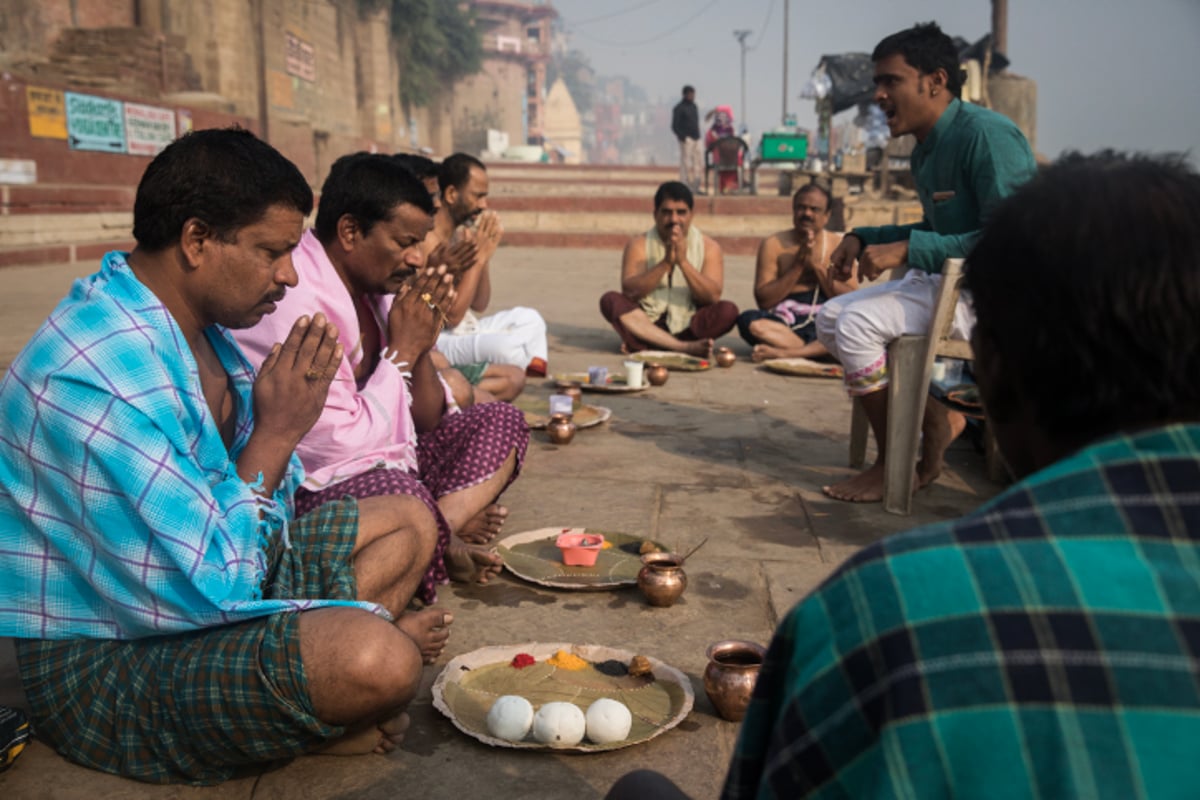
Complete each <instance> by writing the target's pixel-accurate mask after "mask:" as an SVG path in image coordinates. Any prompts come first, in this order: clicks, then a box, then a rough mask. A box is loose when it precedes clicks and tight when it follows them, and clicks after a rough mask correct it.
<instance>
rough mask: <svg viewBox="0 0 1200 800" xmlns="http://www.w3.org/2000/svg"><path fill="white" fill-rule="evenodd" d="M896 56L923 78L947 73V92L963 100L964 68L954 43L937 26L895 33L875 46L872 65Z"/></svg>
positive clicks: (919, 26) (915, 27) (919, 27)
mask: <svg viewBox="0 0 1200 800" xmlns="http://www.w3.org/2000/svg"><path fill="white" fill-rule="evenodd" d="M897 53H899V54H900V55H902V56H904V60H905V61H907V62H908V65H909V66H910V67H913V68H914V69H916V71H917V72H919V73H921V74H922V75H932V74H933V73H934V72H937V71H938V70H939V69H944V70H946V88H947V89H948V90H950V93H951V94H953V95H954V96H955V97H961V96H962V83H963V78H962V67H961V66H960V64H959V60H958V48H957V47H955V46H954V40H953V39H951V38H950V37H949V36H947V35H946V34H944V33H942V29H941V28H939V27H938V24H937V23H936V22H927V23H926V24H924V25H914V26H912V27H911V28H908V29H907V30H903V31H900V32H899V33H893V34H892V35H891V36H888V37H885V38H884V39H883V41H881V42H880V43H879V44H877V45H875V51H874V52H873V53H871V60H872V61H882V60H883V59H885V58H887V57H888V56H894V55H896V54H897Z"/></svg>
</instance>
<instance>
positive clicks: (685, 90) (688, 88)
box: [683, 85, 696, 94]
mask: <svg viewBox="0 0 1200 800" xmlns="http://www.w3.org/2000/svg"><path fill="white" fill-rule="evenodd" d="M695 91H696V87H695V86H691V85H688V86H684V87H683V93H684V94H687V93H688V92H695Z"/></svg>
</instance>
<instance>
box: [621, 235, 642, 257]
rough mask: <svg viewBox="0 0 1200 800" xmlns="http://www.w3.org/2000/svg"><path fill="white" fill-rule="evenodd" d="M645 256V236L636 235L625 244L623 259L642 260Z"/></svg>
mask: <svg viewBox="0 0 1200 800" xmlns="http://www.w3.org/2000/svg"><path fill="white" fill-rule="evenodd" d="M645 255H646V236H645V234H638V235H637V236H634V237H632V238H631V239H630V240H629V241H628V242H626V243H625V258H627V259H628V258H644V257H645Z"/></svg>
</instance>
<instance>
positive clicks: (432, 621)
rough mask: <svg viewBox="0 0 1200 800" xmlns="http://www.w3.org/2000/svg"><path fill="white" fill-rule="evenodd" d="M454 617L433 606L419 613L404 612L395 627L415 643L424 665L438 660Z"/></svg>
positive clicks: (448, 635)
mask: <svg viewBox="0 0 1200 800" xmlns="http://www.w3.org/2000/svg"><path fill="white" fill-rule="evenodd" d="M452 622H454V615H453V614H451V613H449V612H447V611H444V610H442V609H441V608H438V607H436V606H434V607H433V608H426V609H423V610H421V611H405V612H404V613H403V614H401V615H400V618H399V619H397V620H396V627H397V628H399V629H400V630H402V631H403V632H404V633H405V634H406V635H407V636H408V638H410V639H412V640H413V642H415V643H416V645H417V649H418V650H420V651H421V658H422V659H423V660H424V661H425V663H426V664H432V663H433V662H435V661H437V660H438V656H440V655H441V654H442V651H443V650H445V649H446V641H447V640H448V639H449V638H450V623H452Z"/></svg>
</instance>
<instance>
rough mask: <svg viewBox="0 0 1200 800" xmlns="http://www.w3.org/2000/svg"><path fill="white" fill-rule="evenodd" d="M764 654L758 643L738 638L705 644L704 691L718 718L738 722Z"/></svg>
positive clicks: (742, 714) (748, 698)
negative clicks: (707, 646)
mask: <svg viewBox="0 0 1200 800" xmlns="http://www.w3.org/2000/svg"><path fill="white" fill-rule="evenodd" d="M766 655H767V650H766V648H765V647H763V646H762V645H759V644H755V643H754V642H744V641H741V640H738V639H726V640H725V641H721V642H716V643H715V644H712V645H710V646H709V648H708V666H707V667H705V668H704V691H705V693H706V694H708V699H709V700H711V701H712V704H713V706H714V707H715V708H716V709H717V713H718V714H719V715H720V716H721V718H722V719H727V720H729V721H730V722H738V721H740V720H741V718H742V717H743V716H745V714H746V708H747V707H748V706H749V705H750V695H752V694H753V693H754V684H755V682H757V681H758V672H759V670H760V669H762V664H763V659H764V658H765V657H766Z"/></svg>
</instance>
